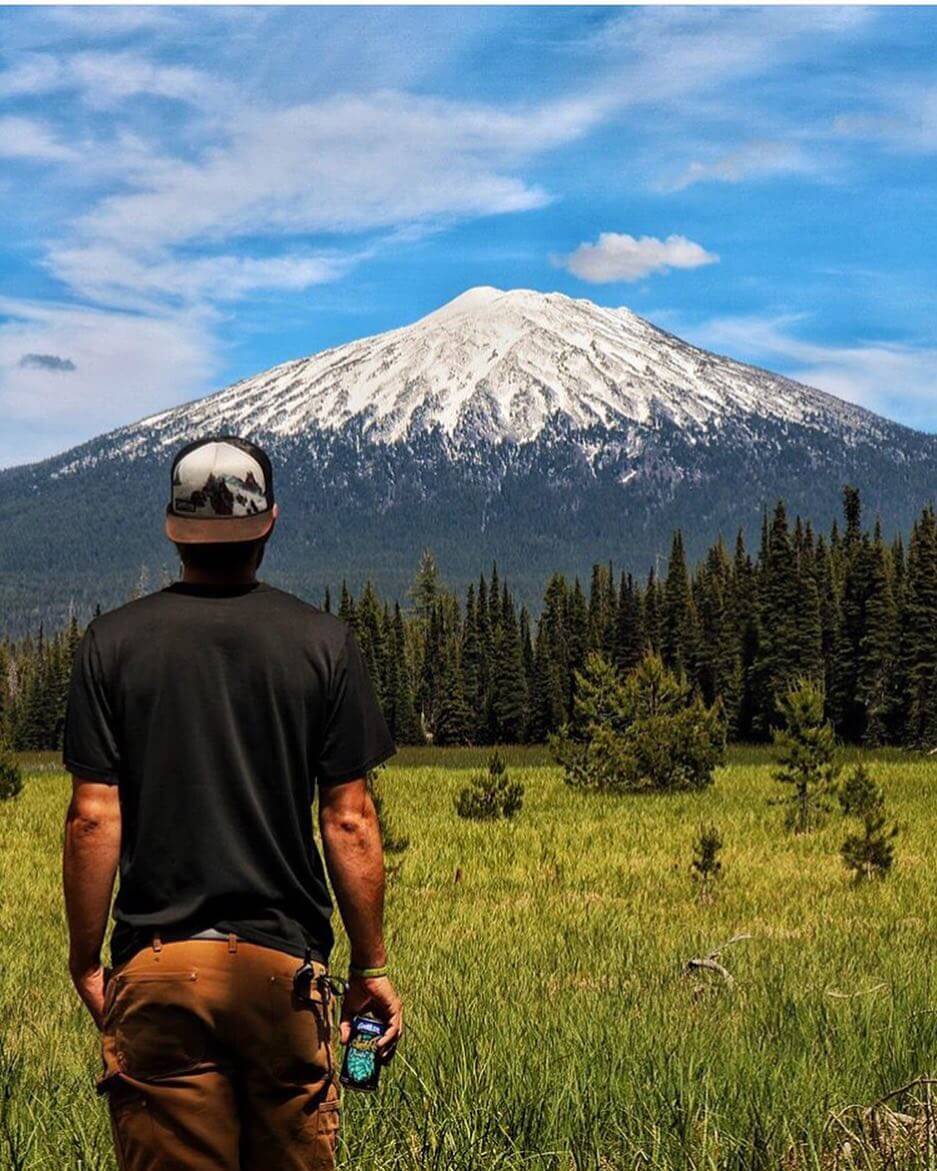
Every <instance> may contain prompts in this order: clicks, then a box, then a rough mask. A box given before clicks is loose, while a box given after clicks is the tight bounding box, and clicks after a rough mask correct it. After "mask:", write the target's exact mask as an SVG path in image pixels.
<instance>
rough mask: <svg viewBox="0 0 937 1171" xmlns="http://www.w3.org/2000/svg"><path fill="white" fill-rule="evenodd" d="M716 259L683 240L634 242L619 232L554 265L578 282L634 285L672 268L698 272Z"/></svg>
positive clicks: (603, 236)
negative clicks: (653, 274)
mask: <svg viewBox="0 0 937 1171" xmlns="http://www.w3.org/2000/svg"><path fill="white" fill-rule="evenodd" d="M718 259H719V257H718V256H716V255H715V253H713V252H707V251H706V249H705V248H703V246H702V245H701V244H696V243H695V242H694V241H693V240H688V239H687V238H686V236H668V237H667V239H666V240H658V239H657V238H656V237H655V236H640V237H638V238H635V237H634V236H629V235H627V234H623V233H620V232H602V233H600V235H599V238H598V240H597V241H596V243H595V244H586V243H583V244H580V245H579V247H578V248H577V249H576V250H575V251H574V252H571V253H570V254H569V255H568V256H563V257H558V258H557V259H556V263H557V264H559V265H560V266H561V267H563V268H565V269H568V271H569V272H571V273H572V274H573V275H574V276H578V277H579V278H580V280H584V281H589V282H590V283H592V284H606V283H609V282H611V281H637V280H640V279H641V278H642V277H646V276H649V275H650V274H651V273H664V272H669V271H670V270H671V269H673V268H700V267H701V266H702V265H704V264H715V263H716V262H717V261H718Z"/></svg>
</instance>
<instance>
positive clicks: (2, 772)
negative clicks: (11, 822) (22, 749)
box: [0, 741, 23, 801]
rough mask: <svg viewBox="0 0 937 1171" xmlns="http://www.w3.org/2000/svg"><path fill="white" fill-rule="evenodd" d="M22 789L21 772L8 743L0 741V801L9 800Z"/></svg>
mask: <svg viewBox="0 0 937 1171" xmlns="http://www.w3.org/2000/svg"><path fill="white" fill-rule="evenodd" d="M22 791H23V772H22V769H21V768H20V766H19V765H18V764H17V763H16V761H15V759H14V758H13V753H12V752H11V751H10V749H9V747H8V745H7V744H6V743H5V742H3V741H0V801H9V800H11V799H12V798H13V797H16V796H18V795H19V794H20V793H21V792H22Z"/></svg>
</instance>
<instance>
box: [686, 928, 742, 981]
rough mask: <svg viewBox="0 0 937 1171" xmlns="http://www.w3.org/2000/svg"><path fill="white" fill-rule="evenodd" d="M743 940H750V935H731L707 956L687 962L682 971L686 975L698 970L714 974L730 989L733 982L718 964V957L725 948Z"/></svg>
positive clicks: (725, 969)
mask: <svg viewBox="0 0 937 1171" xmlns="http://www.w3.org/2000/svg"><path fill="white" fill-rule="evenodd" d="M743 939H751V935H748V934H742V935H733V936H732V938H731V939H727V940H726V942H725V943H720V944H719V946H718V947H714V948H713V949H712V951H711V952H709V954H708V955H705V956H699V957H696V958H694V959H692V960H687V962H686V968H685V969H684V970H685V971H686V972H687V973H689V972H697V971H699V970H700V969H704V970H705V971H707V972H715V973H716V974H717V975H719V976H721V977H722V979H723V980H724V981H725V983H726V984H727V985H728V986H729V987H730V988H732V987H734V985H735V980H734V979H733V977H732V974H731V972H729V970H728V969H727V968H726V967H725V965H724V964H720V963H719V957H720V956H721V955H722V953H723V952H724V951H725V949H726V948H727V947H731V946H732V944H733V943H741V941H742V940H743Z"/></svg>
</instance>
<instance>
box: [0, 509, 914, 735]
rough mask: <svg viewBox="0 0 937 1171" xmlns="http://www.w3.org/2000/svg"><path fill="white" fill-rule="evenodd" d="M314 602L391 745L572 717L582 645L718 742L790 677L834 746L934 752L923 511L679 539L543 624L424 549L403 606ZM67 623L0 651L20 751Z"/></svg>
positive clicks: (55, 683)
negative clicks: (369, 688)
mask: <svg viewBox="0 0 937 1171" xmlns="http://www.w3.org/2000/svg"><path fill="white" fill-rule="evenodd" d="M335 602H336V599H335V598H334V597H333V595H332V593H331V591H329V590H326V592H325V597H324V599H323V601H322V603H321V604H322V606H323V608H324V609H326V610H332V609H333V608H334V609H336V610H337V613H338V615H339V616H340V617H341V618H343V619H345V620H346V621H348V622H349V623H350V624H351V625H352V627H353V628H354V630H355V633H356V635H357V638H358V640H359V643H360V645H361V648H362V651H363V653H364V655H365V658H366V660H367V663H368V667H369V669H370V672H371V677H372V680H373V681H374V686H375V689H376V691H377V694H378V698H379V699H380V702H381V705H382V707H383V710H384V713H385V715H386V717H387V721H388V724H389V725H390V728H391V731H392V733H393V735H394V738H395V740H396V741H397V743H399V744H419V743H424V742H427V741H432V742H433V743H436V744H444V745H452V744H497V743H520V742H530V743H540V742H543V741H545V740H546V739H547V737H548V736H549V735H550V734H551V733H553V732H555V731H557V730H558V729H559V728H560V727H562V726H563V725H564V724H565V723H566V722H567V721H568V720H569V718H570V716H571V715H572V712H573V698H574V692H575V683H576V674H577V672H581V671H582V669H583V667H584V665H585V662H586V657H587V656H588V655H589V654H590V652H596V653H598V654H601V655H602V656H603V657H604V658H605V659H606V660H608V661H609V662H610V663H612V664H614V666H615V667H616V668H617V670H618V671H619V672H621V673H622V674H627V673H628V672H629V671H630V670H632V669H633V668H634V667H635V666H636V665H637V664H638V663H639V662H640V661H641V659H642V658H643V657H644V655H645V654H646V653H647V652H648V651H651V652H654V653H657V654H659V655H660V656H661V658H662V659H663V662H664V664H665V665H666V666H667V667H668V668H670V669H671V670H673V671H675V672H677V673H678V675H682V676H683V677H684V678H685V680H686V681H687V683H688V684H689V685H690V686H691V687H692V688H693V689H694V690H695V691H696V692H697V693H698V694H699V696H700V697H701V699H702V701H703V702H704V703H705V704H707V705H711V704H714V703H717V702H718V703H719V704H720V706H721V709H722V713H723V718H724V719H725V722H726V726H727V729H728V734H729V736H730V738H731V739H734V740H742V741H758V740H767V739H769V738H770V736H771V732H772V729H773V728H774V727H776V726H777V724H778V702H779V700H780V698H781V697H782V696H783V695H784V694H785V693H786V692H787V690H788V689H789V688H790V687H791V686H792V685H793V683H794V682H795V681H797V680H799V679H804V678H806V679H813V680H815V681H816V682H817V683H818V684H819V685H820V686H821V687H822V691H823V695H824V703H825V705H826V712H825V715H826V718H827V719H829V720H830V721H831V723H832V725H833V727H834V729H835V731H836V734H837V735H838V736H839V737H840V738H841V739H842V740H843V741H845V742H849V743H859V744H866V745H869V746H873V745H906V746H923V745H931V744H935V743H937V515H935V511H934V507H933V506H932V505H928V506H926V507H925V508H923V509H922V511H921V513H920V515H919V517H918V518H917V520H916V521H915V523H914V525H913V527H912V530H911V532H910V534H909V535H908V537H907V540H905V539H903V538H902V537H900V536H899V537H898V538H896V539H895V540H893V541H887V540H886V539H885V538H884V536H883V534H882V531H881V528H880V526H879V525H878V524H877V523H876V524H874V525H873V526H872V528H871V529H869V528H868V527H867V526H865V525H864V523H863V518H862V512H861V504H860V499H859V493H858V492H857V490H856V489H854V488H846V489H845V490H844V493H843V520H842V523H839V522H837V523H834V524H833V526H832V529H831V530H830V532H829V533H828V534H826V535H824V534H822V533H821V534H816V533H815V532H814V530H813V528H812V527H811V525H810V523H809V522H805V521H803V520H802V519H801V518H800V517H796V518H794V519H793V521H792V520H791V519H790V518H789V516H788V513H787V509H786V507H785V505H784V503H783V501H781V502H778V504H777V506H776V507H775V508H774V510H773V512H771V513H766V514H765V517H764V520H763V524H762V528H761V534H760V542H759V546H758V548H757V550H754V551H750V550H749V549H748V548H746V544H745V540H744V538H743V535H742V534H741V533H739V535H738V537H737V539H736V541H735V544H734V547H732V548H729V547H727V546H726V544H725V543H724V542H723V540H722V539H721V538H720V539H719V540H718V541H716V543H715V544H714V545H713V546H712V547H711V549H710V550H709V552H708V554H707V555H706V557H705V558H704V559H703V560H702V562H701V563H700V564H698V565H697V566H696V567H695V568H691V567H690V566H688V564H687V560H686V557H685V554H684V543H683V537H682V534H681V533H680V532H679V531H677V532H676V533H675V534H674V536H673V542H672V548H671V552H670V558H669V562H668V565H667V567H666V572H665V573H663V574H660V575H659V574H658V573H657V571H656V568H652V569H651V571H650V573H649V575H648V576H647V578H645V579H644V580H637V579H636V578H635V577H634V576H633V575H632V574H630V573H625V572H619V573H617V574H616V572H615V569H614V566H613V565H612V564H597V565H595V566H594V567H593V569H592V573H591V579H590V581H589V582H588V586H587V588H584V587H583V584H582V583H581V582H580V580H579V579H578V578H576V579H574V580H573V581H572V582H570V581H569V580H567V578H566V577H565V576H563V575H562V574H554V575H553V576H552V577H551V578H550V580H549V581H548V582H547V584H546V588H545V591H544V595H543V604H542V608H541V612H540V615H539V617H538V618H537V619H536V620H534V618H533V617H532V616H531V614H530V613H529V612H528V610H527V608H526V607H524V606H518V605H517V604H516V602H515V600H514V597H513V595H512V592H511V589H510V587H509V584H508V583H507V582H506V581H502V580H501V578H500V576H499V574H498V570H497V566H493V567H492V569H491V571H490V573H489V574H488V575H487V576H486V575H485V574H484V573H482V574H481V575H480V576H479V578H478V581H477V582H473V583H471V584H470V585H469V586H468V588H467V590H466V592H465V595H464V598H460V597H459V596H458V595H457V594H456V593H455V592H453V591H451V590H449V589H447V588H446V587H445V585H444V583H443V581H442V578H441V575H440V572H439V569H438V567H437V565H436V562H435V559H434V558H433V556H432V554H431V553H430V552H425V553H424V555H423V558H422V560H421V563H420V566H419V568H418V570H417V573H416V576H415V578H414V581H413V584H412V586H411V589H410V594H409V598H408V599H407V600H406V603H405V605H403V606H402V605H401V604H400V602H399V601H395V602H394V603H393V605H391V603H390V602H389V601H388V600H385V599H382V598H381V596H380V595H379V593H378V591H377V589H376V588H375V587H374V585H373V584H371V583H370V582H369V583H368V584H366V585H365V587H364V589H363V590H362V591H361V593H360V595H359V596H357V597H355V596H354V595H353V594H352V592H351V591H350V590H349V589H348V587H347V585H344V584H343V586H342V588H341V591H340V594H339V597H338V599H337V606H336V605H335ZM80 634H81V631H80V629H79V627H78V624H77V622H76V621H75V620H74V619H72V621H71V622H70V623H69V625H68V626H67V627H66V629H65V630H62V631H59V632H57V633H56V634H55V635H53V636H52V637H48V636H46V635H45V634H44V632H43V630H42V628H40V630H39V632H38V634H36V635H35V636H33V635H30V636H28V637H26V638H24V639H22V640H20V641H19V642H16V643H14V642H11V641H10V640H6V641H4V642H3V643H0V731H2V733H3V734H4V735H5V737H6V738H7V740H8V741H9V742H10V743H11V744H12V746H13V747H15V748H18V749H41V748H58V747H59V745H60V743H61V734H62V725H63V720H64V703H65V697H66V694H67V685H68V674H69V669H70V664H71V656H72V655H73V653H74V648H75V646H76V644H77V641H78V639H79V637H80Z"/></svg>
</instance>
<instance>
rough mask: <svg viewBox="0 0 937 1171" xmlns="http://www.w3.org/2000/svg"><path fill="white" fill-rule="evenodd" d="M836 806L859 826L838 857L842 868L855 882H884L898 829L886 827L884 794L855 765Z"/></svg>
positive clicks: (889, 866)
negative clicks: (844, 868) (847, 870)
mask: <svg viewBox="0 0 937 1171" xmlns="http://www.w3.org/2000/svg"><path fill="white" fill-rule="evenodd" d="M839 802H840V805H841V806H842V809H843V812H844V813H845V814H846V816H847V817H855V818H856V819H857V820H858V821H859V822H860V823H861V826H862V830H861V832H860V833H855V834H850V835H849V836H848V837H847V838H846V840H845V841H844V842H843V844H842V847H841V849H840V853H841V855H842V858H843V863H844V865H845V866H846V867H847V868H848V869H849V870H851V871H852V872H853V875H854V877H855V879H856V881H857V882H861V881H862V880H863V879H866V878H884V877H885V875H886V874H887V873H888V871H889V870H890V869H891V866H892V863H893V862H894V860H895V848H894V846H893V845H892V842H893V841H894V839H895V838H896V837H897V836H898V827H897V826H896V825H888V823H887V821H886V817H885V794H884V793H883V792H882V789H881V786H879V785H877V784H876V783H875V781H874V780H873V779H872V778H871V777H870V776H869V773H868V771H867V770H866V768H865V766H864V765H861V764H860V765H859V766H858V767H857V768H856V770H855V772H854V773H853V774H852V775H851V776H850V777H849V778H848V779H847V780H846V782H845V784H844V785H843V786H842V789H841V790H840V794H839Z"/></svg>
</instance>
